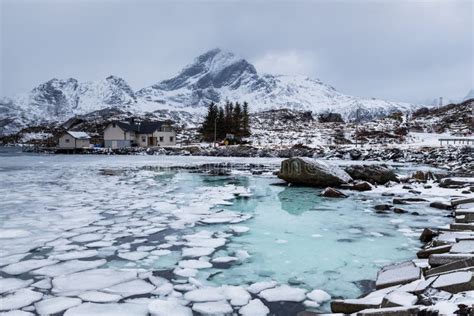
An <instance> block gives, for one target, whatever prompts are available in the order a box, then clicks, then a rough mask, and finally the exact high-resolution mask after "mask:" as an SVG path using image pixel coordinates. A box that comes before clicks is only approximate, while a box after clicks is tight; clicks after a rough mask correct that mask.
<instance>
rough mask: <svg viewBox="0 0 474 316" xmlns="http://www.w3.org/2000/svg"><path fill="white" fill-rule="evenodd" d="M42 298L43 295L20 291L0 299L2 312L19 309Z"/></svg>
mask: <svg viewBox="0 0 474 316" xmlns="http://www.w3.org/2000/svg"><path fill="white" fill-rule="evenodd" d="M42 297H43V294H42V293H39V292H35V291H32V290H30V289H20V290H18V291H16V292H15V293H13V294H9V295H6V296H3V297H0V311H9V310H13V309H19V308H22V307H25V306H28V305H31V304H32V303H34V302H37V301H39V300H40V299H41V298H42Z"/></svg>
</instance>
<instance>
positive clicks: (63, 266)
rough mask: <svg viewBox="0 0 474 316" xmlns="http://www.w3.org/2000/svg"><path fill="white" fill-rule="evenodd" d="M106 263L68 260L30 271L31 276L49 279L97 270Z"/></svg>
mask: <svg viewBox="0 0 474 316" xmlns="http://www.w3.org/2000/svg"><path fill="white" fill-rule="evenodd" d="M105 263H107V260H105V259H99V260H90V261H87V260H70V261H65V262H61V263H57V264H53V265H50V266H46V267H43V268H40V269H37V270H34V271H32V272H31V273H32V274H37V275H46V276H49V277H56V276H60V275H64V274H71V273H75V272H79V271H84V270H90V269H94V268H98V267H100V266H102V265H104V264H105Z"/></svg>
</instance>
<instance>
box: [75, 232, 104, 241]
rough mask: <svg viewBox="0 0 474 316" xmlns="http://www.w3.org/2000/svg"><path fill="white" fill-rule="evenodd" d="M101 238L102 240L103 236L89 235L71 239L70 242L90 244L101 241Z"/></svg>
mask: <svg viewBox="0 0 474 316" xmlns="http://www.w3.org/2000/svg"><path fill="white" fill-rule="evenodd" d="M102 238H104V235H102V234H95V233H90V234H82V235H78V236H75V237H72V238H71V240H72V241H75V242H91V241H97V240H101V239H102Z"/></svg>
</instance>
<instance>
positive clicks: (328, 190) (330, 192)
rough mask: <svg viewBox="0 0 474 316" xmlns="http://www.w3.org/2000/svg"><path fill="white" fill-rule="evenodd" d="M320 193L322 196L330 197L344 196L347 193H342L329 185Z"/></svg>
mask: <svg viewBox="0 0 474 316" xmlns="http://www.w3.org/2000/svg"><path fill="white" fill-rule="evenodd" d="M321 195H322V196H324V197H331V198H345V197H347V195H345V194H344V193H342V192H341V191H339V190H336V189H333V188H331V187H327V188H326V189H324V190H323V192H321Z"/></svg>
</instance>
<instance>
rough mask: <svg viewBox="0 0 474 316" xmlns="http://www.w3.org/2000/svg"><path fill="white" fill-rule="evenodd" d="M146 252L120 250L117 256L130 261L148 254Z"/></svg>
mask: <svg viewBox="0 0 474 316" xmlns="http://www.w3.org/2000/svg"><path fill="white" fill-rule="evenodd" d="M148 254H149V253H148V252H144V251H133V252H121V253H119V254H118V257H120V258H122V259H126V260H130V261H137V260H140V259H143V258H145V257H146V256H148Z"/></svg>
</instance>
